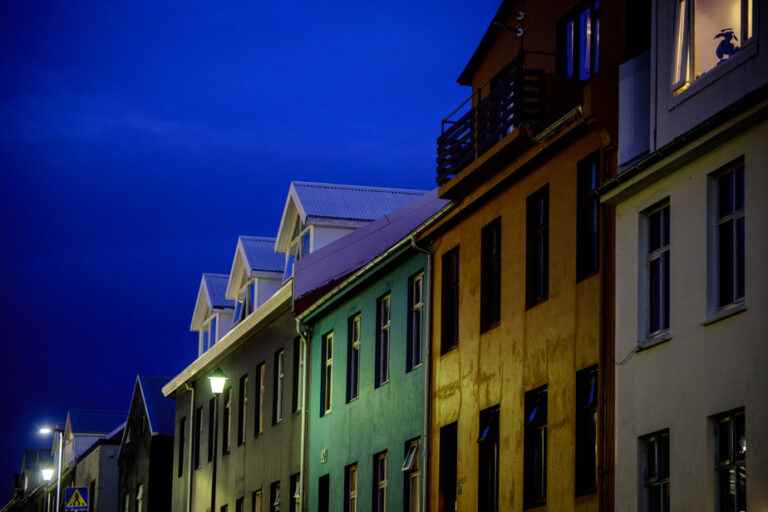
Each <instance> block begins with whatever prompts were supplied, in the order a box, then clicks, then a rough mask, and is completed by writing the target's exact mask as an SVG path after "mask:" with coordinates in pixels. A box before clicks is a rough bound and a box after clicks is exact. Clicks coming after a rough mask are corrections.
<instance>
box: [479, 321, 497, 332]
mask: <svg viewBox="0 0 768 512" xmlns="http://www.w3.org/2000/svg"><path fill="white" fill-rule="evenodd" d="M500 325H501V320H496V321H495V322H493V323H492V324H491V325H485V326H482V327H480V334H488V333H489V332H491V331H492V330H494V329H496V328H497V327H499V326H500Z"/></svg>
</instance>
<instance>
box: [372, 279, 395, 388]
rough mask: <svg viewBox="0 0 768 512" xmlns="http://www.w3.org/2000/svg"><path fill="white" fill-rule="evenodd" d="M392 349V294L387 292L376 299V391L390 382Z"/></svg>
mask: <svg viewBox="0 0 768 512" xmlns="http://www.w3.org/2000/svg"><path fill="white" fill-rule="evenodd" d="M391 348H392V294H391V293H390V292H386V293H384V294H383V295H381V296H379V298H378V299H376V349H375V351H374V352H375V360H374V365H375V366H374V368H375V375H374V386H373V387H374V389H376V388H380V387H381V386H383V385H384V384H387V383H388V382H389V377H390V367H389V366H390V365H389V359H390V351H391Z"/></svg>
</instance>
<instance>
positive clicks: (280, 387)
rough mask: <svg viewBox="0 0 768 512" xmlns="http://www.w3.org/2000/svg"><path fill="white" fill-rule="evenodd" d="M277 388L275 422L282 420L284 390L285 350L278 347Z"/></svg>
mask: <svg viewBox="0 0 768 512" xmlns="http://www.w3.org/2000/svg"><path fill="white" fill-rule="evenodd" d="M275 371H276V372H277V389H276V390H275V400H276V402H277V404H276V406H275V423H280V422H281V421H283V416H284V414H283V412H284V411H283V391H284V390H285V385H284V383H285V350H284V349H280V350H279V351H278V353H277V368H275Z"/></svg>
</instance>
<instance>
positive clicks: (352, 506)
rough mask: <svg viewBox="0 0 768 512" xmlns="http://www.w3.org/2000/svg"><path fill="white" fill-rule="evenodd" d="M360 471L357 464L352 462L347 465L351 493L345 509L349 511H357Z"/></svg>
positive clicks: (349, 491)
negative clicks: (358, 471)
mask: <svg viewBox="0 0 768 512" xmlns="http://www.w3.org/2000/svg"><path fill="white" fill-rule="evenodd" d="M357 476H358V473H357V464H356V463H355V464H350V465H349V466H347V492H348V493H349V494H348V495H347V496H346V500H347V507H346V509H345V510H347V512H357V497H358V496H357V495H358V487H357V484H358V478H357Z"/></svg>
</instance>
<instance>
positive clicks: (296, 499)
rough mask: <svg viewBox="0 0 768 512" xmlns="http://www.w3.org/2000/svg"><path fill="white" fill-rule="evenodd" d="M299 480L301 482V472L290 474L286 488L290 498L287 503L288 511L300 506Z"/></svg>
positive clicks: (295, 511) (290, 511) (294, 510)
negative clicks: (288, 485) (288, 484)
mask: <svg viewBox="0 0 768 512" xmlns="http://www.w3.org/2000/svg"><path fill="white" fill-rule="evenodd" d="M300 482H301V473H294V474H292V475H291V479H290V487H289V488H288V491H289V492H290V500H291V501H290V503H289V505H288V511H289V512H297V511H299V509H300V506H299V503H300V502H301V492H300Z"/></svg>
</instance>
